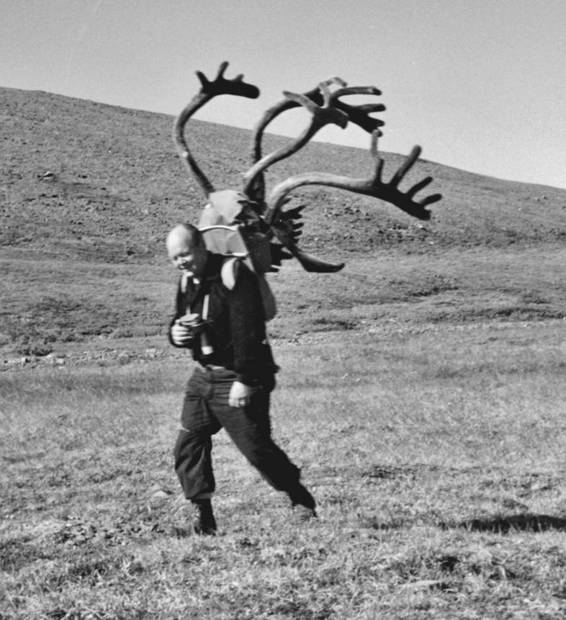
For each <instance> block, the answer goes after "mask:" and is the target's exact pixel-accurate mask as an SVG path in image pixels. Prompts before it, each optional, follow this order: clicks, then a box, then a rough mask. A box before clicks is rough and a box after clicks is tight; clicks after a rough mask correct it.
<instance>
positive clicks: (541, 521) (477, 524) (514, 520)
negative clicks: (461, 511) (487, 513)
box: [442, 513, 566, 534]
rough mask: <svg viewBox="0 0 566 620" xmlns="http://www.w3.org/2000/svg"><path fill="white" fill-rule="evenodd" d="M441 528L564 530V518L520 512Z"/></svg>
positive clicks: (490, 530)
mask: <svg viewBox="0 0 566 620" xmlns="http://www.w3.org/2000/svg"><path fill="white" fill-rule="evenodd" d="M442 527H443V528H446V529H448V528H454V527H459V528H464V529H466V530H469V531H471V532H493V533H496V534H507V533H509V532H512V531H521V532H546V531H547V530H561V531H566V519H565V518H563V517H553V516H551V515H539V514H532V513H526V514H520V515H511V516H508V517H492V518H485V519H471V520H469V521H462V522H460V523H446V524H443V526H442Z"/></svg>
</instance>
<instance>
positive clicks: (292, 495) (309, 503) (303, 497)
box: [288, 482, 316, 521]
mask: <svg viewBox="0 0 566 620" xmlns="http://www.w3.org/2000/svg"><path fill="white" fill-rule="evenodd" d="M288 495H289V499H290V500H291V504H293V508H294V509H295V507H296V509H297V510H296V512H300V513H301V520H303V521H304V520H307V519H310V518H311V517H316V502H315V501H314V497H313V496H312V495H311V494H310V493H309V491H308V490H307V489H306V488H305V487H304V486H303V485H302V484H301V483H300V482H297V484H296V486H294V487H293V488H292V489H290V490H289V491H288Z"/></svg>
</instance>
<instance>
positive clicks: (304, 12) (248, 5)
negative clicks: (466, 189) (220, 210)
mask: <svg viewBox="0 0 566 620" xmlns="http://www.w3.org/2000/svg"><path fill="white" fill-rule="evenodd" d="M224 60H227V61H229V62H230V66H229V68H228V70H227V72H226V76H227V77H233V76H235V75H236V74H238V73H244V75H245V79H246V80H247V81H249V82H252V83H253V84H255V85H257V86H258V87H259V88H260V89H261V96H260V98H259V99H258V100H247V99H241V98H235V97H228V96H223V97H218V98H216V99H215V100H213V101H211V102H210V103H209V104H207V105H206V106H205V107H204V108H203V109H202V110H201V111H199V113H198V114H197V116H196V117H195V118H199V119H202V120H209V121H214V122H218V123H223V124H226V125H235V126H238V127H246V128H251V127H253V125H254V124H255V122H256V121H257V120H258V118H259V117H260V115H261V113H262V111H263V110H265V109H266V108H267V107H269V106H271V105H272V104H274V103H275V102H277V101H278V100H280V99H281V97H282V91H283V90H288V91H292V92H304V91H307V90H310V89H311V88H313V87H314V86H316V85H317V84H318V83H319V82H320V81H322V80H324V79H327V78H329V77H331V76H340V77H341V78H343V79H344V80H346V81H347V82H348V84H349V85H351V86H353V85H375V86H377V87H378V88H379V89H380V90H381V91H382V92H383V95H382V96H381V97H380V99H379V100H380V101H382V102H383V103H384V104H385V105H386V106H387V110H386V112H384V113H382V114H380V115H379V116H380V118H382V119H383V120H385V122H386V125H385V127H384V136H383V138H381V139H380V143H379V146H380V148H381V149H382V150H384V151H393V152H397V153H404V154H406V153H408V152H409V151H410V149H411V148H412V146H413V145H414V144H420V145H421V146H422V147H423V155H422V156H423V157H424V158H425V159H428V160H432V161H435V162H438V163H441V164H445V165H448V166H453V167H456V168H461V169H464V170H468V171H471V172H477V173H480V174H486V175H489V176H495V177H498V178H502V179H509V180H514V181H523V182H528V183H540V184H545V185H552V186H556V187H562V188H566V1H565V0H355V1H350V2H347V1H345V0H0V86H6V87H12V88H19V89H25V90H44V91H48V92H53V93H58V94H62V95H68V96H72V97H79V98H82V99H89V100H93V101H100V102H103V103H109V104H113V105H120V106H124V107H127V108H135V109H141V110H150V111H155V112H164V113H167V114H172V115H174V114H176V113H178V112H179V111H180V110H181V109H182V108H183V107H184V105H185V104H186V103H187V102H188V101H189V99H190V98H191V97H192V96H193V95H194V94H195V93H196V92H197V90H198V88H199V83H198V80H197V78H196V76H195V71H196V70H201V71H203V72H204V73H205V74H206V75H207V76H209V77H213V76H214V75H215V74H216V70H217V68H218V65H219V64H220V63H221V62H222V61H224ZM359 101H360V102H361V101H362V100H361V99H360V100H359ZM350 102H353V101H350ZM356 102H357V101H356ZM304 124H305V117H304V116H302V115H301V114H300V113H295V112H289V113H288V114H287V115H283V116H282V118H281V120H278V121H277V123H276V124H273V125H270V131H273V132H274V133H281V134H285V135H298V133H299V131H300V130H301V129H302V127H304ZM318 139H321V140H323V141H328V142H338V143H341V144H348V145H352V146H359V147H362V148H366V147H368V146H369V138H368V136H367V134H364V133H363V132H362V131H361V130H359V129H358V128H357V127H355V126H349V127H348V128H347V129H346V130H342V129H339V128H328V129H326V128H325V129H324V130H323V131H322V132H321V133H320V135H319V136H318ZM172 148H173V147H172ZM245 148H246V147H245V146H244V147H243V150H244V151H245Z"/></svg>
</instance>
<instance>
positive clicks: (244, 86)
mask: <svg viewBox="0 0 566 620" xmlns="http://www.w3.org/2000/svg"><path fill="white" fill-rule="evenodd" d="M227 68H228V63H227V62H223V63H222V64H221V65H220V67H219V68H218V73H217V74H216V77H215V78H214V80H213V81H210V80H209V79H208V78H207V77H206V76H205V75H204V73H202V72H201V71H197V72H196V74H197V77H198V79H199V81H200V84H201V89H200V91H199V92H198V93H197V94H196V95H195V96H194V97H193V98H192V99H191V101H190V102H189V103H188V104H187V106H186V107H185V108H184V109H183V111H182V112H181V113H180V114H179V116H178V117H177V119H176V121H175V127H174V130H173V139H174V141H175V145H176V147H177V153H178V154H179V156H180V157H181V159H182V160H183V162H185V164H186V165H187V167H188V169H189V171H190V172H191V173H192V174H193V175H194V177H195V179H196V180H197V182H198V184H199V185H200V186H201V188H202V190H203V191H204V193H205V195H206V196H207V197H208V195H209V194H210V193H211V192H213V191H214V187H213V185H212V183H211V182H210V181H209V180H208V178H207V177H206V175H205V174H204V173H203V171H202V170H201V169H200V167H199V166H198V164H197V162H196V161H195V159H194V157H193V156H192V154H191V152H190V150H189V147H188V145H187V142H186V140H185V135H184V133H185V132H184V130H185V125H186V124H187V121H188V120H189V119H190V118H191V117H192V116H193V115H194V114H195V112H196V111H197V110H199V109H200V108H201V107H202V106H203V105H204V104H205V103H207V102H208V101H210V100H211V99H212V98H213V97H216V96H217V95H236V96H238V97H247V98H248V99H256V98H257V97H259V89H258V88H257V86H254V85H253V84H248V83H246V82H244V76H243V75H242V74H239V75H237V76H236V77H235V78H234V79H232V80H227V79H226V78H225V77H224V72H225V71H226V69H227Z"/></svg>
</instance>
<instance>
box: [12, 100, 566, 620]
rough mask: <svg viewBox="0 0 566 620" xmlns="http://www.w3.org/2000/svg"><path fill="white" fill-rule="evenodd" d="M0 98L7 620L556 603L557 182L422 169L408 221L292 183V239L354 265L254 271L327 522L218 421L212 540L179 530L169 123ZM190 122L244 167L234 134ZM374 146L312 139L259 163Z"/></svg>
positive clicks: (241, 144) (216, 162) (307, 160)
mask: <svg viewBox="0 0 566 620" xmlns="http://www.w3.org/2000/svg"><path fill="white" fill-rule="evenodd" d="M0 97H1V103H2V105H1V106H0V115H1V120H2V128H3V136H2V140H3V149H2V160H1V166H2V170H1V181H0V196H1V202H0V211H1V213H0V215H1V218H2V219H1V222H2V227H1V241H0V242H1V246H0V354H1V357H2V364H1V365H0V424H1V427H2V433H0V461H1V462H2V468H1V469H0V489H1V493H0V495H1V497H2V502H0V617H1V618H6V619H8V618H14V619H16V618H17V619H27V618H29V619H33V620H36V619H39V618H77V619H78V618H84V619H86V618H100V619H102V618H107V619H114V618H164V619H167V620H168V619H169V618H203V619H206V618H210V619H214V620H217V619H226V620H231V619H233V618H242V620H244V619H246V620H252V619H253V620H255V619H256V618H280V619H287V618H288V619H297V618H300V619H301V620H302V619H303V618H304V619H313V620H314V619H315V618H316V619H318V620H322V619H328V620H342V619H348V620H349V619H358V618H359V619H362V618H363V619H365V618H368V619H369V618H391V619H399V620H404V619H406V618H415V619H422V620H425V619H431V618H434V619H436V618H450V619H455V620H471V619H472V618H509V619H511V618H540V619H542V618H548V619H550V618H564V617H566V589H565V581H564V569H565V567H566V486H565V483H564V481H565V480H566V471H565V467H564V445H566V426H565V425H564V402H565V401H566V383H565V382H564V368H565V361H564V360H565V353H566V340H565V336H564V333H565V332H564V321H565V319H566V307H565V305H564V298H565V297H566V280H565V278H564V265H565V264H566V247H565V246H564V236H565V234H566V191H564V190H559V189H555V188H549V187H542V186H534V185H526V184H522V183H511V182H504V181H500V180H497V179H493V178H489V177H484V176H479V175H474V174H470V173H467V172H463V171H460V170H456V169H453V168H448V167H445V166H441V165H440V164H435V163H432V162H427V161H424V162H422V163H421V164H420V165H419V166H418V168H417V171H416V174H417V175H418V174H423V175H424V174H429V173H430V174H433V175H434V177H435V183H434V185H433V191H441V192H442V193H443V194H444V196H445V198H444V200H443V201H442V202H441V203H439V204H437V205H435V206H434V217H433V220H432V221H431V222H429V223H427V224H426V225H425V226H424V227H419V225H417V224H416V223H414V222H412V221H410V220H409V219H408V217H406V216H404V215H403V214H402V213H397V211H396V210H395V209H394V208H393V207H390V206H387V205H382V204H379V203H377V202H372V201H369V200H365V199H363V198H361V197H356V196H354V195H351V194H346V193H343V192H330V191H329V192H327V191H325V190H323V189H313V190H310V191H308V192H304V193H302V194H301V197H302V199H303V200H305V201H308V202H309V203H310V204H311V208H310V210H309V216H308V221H307V224H306V226H305V234H304V237H305V244H304V245H305V246H306V247H307V248H309V249H311V248H316V249H317V254H319V255H321V256H326V257H327V258H336V257H337V255H340V257H341V258H343V259H345V260H346V267H345V268H344V270H343V271H341V272H339V273H336V274H325V275H321V274H307V273H305V272H304V271H302V270H301V269H300V267H299V266H298V265H297V263H296V262H295V261H291V262H289V264H286V265H285V266H284V268H283V269H282V270H281V271H280V273H278V274H273V275H270V282H271V284H272V286H273V289H274V291H275V295H276V297H277V300H278V303H279V307H280V312H279V315H278V316H277V317H276V318H275V320H274V321H272V322H271V323H270V324H269V332H270V334H271V335H272V336H273V338H272V342H273V347H274V352H275V357H276V359H277V361H278V363H279V364H280V365H281V368H282V370H281V372H280V373H279V375H278V385H279V387H278V389H277V390H276V391H275V392H274V395H273V407H272V412H273V429H274V434H275V437H276V439H277V441H278V443H280V445H282V447H284V448H285V450H286V451H288V453H289V455H290V456H291V458H292V459H293V460H294V461H295V462H296V463H297V465H298V466H299V467H301V469H302V472H303V476H304V479H305V482H306V483H307V484H308V485H309V487H310V488H311V489H312V491H313V493H314V495H315V496H316V498H317V501H318V504H319V509H318V514H319V518H318V519H316V520H315V521H311V522H310V523H308V524H297V523H296V522H295V521H294V520H293V518H292V514H291V511H290V508H289V505H288V503H287V502H286V499H285V498H284V497H282V496H281V494H278V493H276V492H275V491H272V490H270V489H269V488H268V487H267V485H266V484H265V483H264V482H262V481H261V480H260V478H259V475H258V474H257V473H256V472H255V471H254V470H253V469H252V468H250V467H249V466H248V465H247V464H246V463H245V461H244V459H243V458H242V456H241V454H239V453H238V451H237V450H236V448H235V447H234V446H233V444H232V443H231V442H230V441H229V439H228V437H227V436H226V435H225V434H224V433H223V432H221V433H219V434H218V435H217V436H215V448H214V450H215V467H216V469H217V480H218V494H217V496H216V498H215V506H216V510H217V516H218V519H219V527H220V529H219V533H218V536H217V537H215V538H213V539H209V538H203V537H190V538H188V539H179V538H176V537H174V536H173V535H172V533H171V531H170V528H169V527H168V518H169V515H170V513H171V505H172V503H173V502H174V498H175V494H176V492H177V490H178V485H177V482H176V480H175V476H174V472H173V468H172V463H171V448H172V443H173V440H174V437H175V436H176V432H177V419H178V411H179V406H180V402H181V398H182V392H183V386H184V382H185V381H186V372H187V370H188V367H190V364H191V362H190V361H189V356H188V354H187V352H186V351H180V350H177V349H174V348H173V347H170V346H169V345H168V343H167V342H166V339H165V337H164V331H165V326H166V325H167V323H168V317H169V313H170V311H171V309H172V297H173V292H174V288H175V280H176V274H175V272H174V270H173V269H172V268H171V266H170V265H169V264H168V263H167V260H166V257H165V254H164V248H163V245H164V244H163V240H164V237H165V234H166V232H167V231H168V229H169V228H170V227H171V226H172V224H174V223H176V222H178V221H179V220H185V219H189V220H192V219H196V217H197V214H198V211H199V210H200V208H201V206H202V202H203V199H202V196H201V195H200V192H199V190H198V189H197V188H196V187H195V186H194V185H193V184H192V182H191V181H189V179H187V177H186V174H185V172H184V170H183V169H182V167H181V165H180V163H179V162H178V160H177V157H176V155H175V154H174V150H173V147H172V142H171V139H170V130H171V125H172V119H171V118H169V117H166V116H164V115H157V114H150V113H147V112H138V111H133V110H125V109H120V108H116V107H112V106H107V105H102V104H95V103H91V102H87V101H79V100H75V99H69V98H65V97H60V96H56V95H50V94H47V93H31V92H22V91H17V90H8V89H2V90H0ZM194 125H195V127H194V133H195V139H196V143H197V146H198V148H197V150H198V151H199V152H200V161H202V162H204V163H203V165H204V167H205V168H206V169H207V170H214V173H215V174H214V178H215V179H216V180H217V187H219V188H221V187H224V186H237V184H238V182H239V175H240V173H241V172H242V171H243V170H244V169H245V166H246V156H247V141H248V139H249V133H248V132H246V131H243V130H237V129H233V128H230V127H224V126H220V125H214V124H210V123H196V122H195V123H194ZM280 140H282V139H281V138H275V137H273V138H272V141H273V142H274V143H278V142H279V141H280ZM424 146H425V148H426V145H424ZM387 157H388V164H389V166H390V168H389V169H392V167H393V166H394V164H395V163H396V162H397V161H399V157H398V156H397V155H388V156H387ZM368 166H369V158H368V155H367V153H365V152H364V151H360V150H356V149H349V148H344V147H338V146H330V145H324V144H312V145H310V146H309V147H308V149H305V151H304V152H303V153H301V154H300V157H298V158H297V162H295V163H293V162H289V163H283V164H281V165H280V166H278V167H277V168H276V169H275V170H274V171H273V173H272V174H271V175H270V179H271V180H272V181H273V180H276V179H278V178H283V177H284V176H285V175H287V174H289V173H290V172H291V171H292V170H296V169H300V168H305V169H315V170H316V169H322V170H324V169H325V170H334V171H339V172H342V173H345V174H350V175H352V176H361V175H362V173H361V172H360V171H361V170H362V169H363V170H367V168H368ZM48 354H50V355H48Z"/></svg>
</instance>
